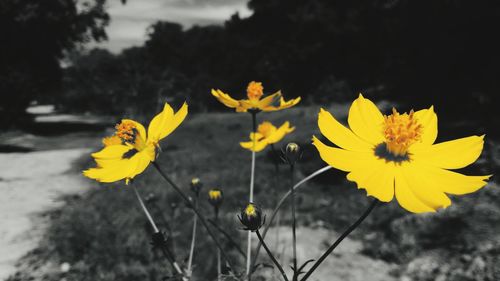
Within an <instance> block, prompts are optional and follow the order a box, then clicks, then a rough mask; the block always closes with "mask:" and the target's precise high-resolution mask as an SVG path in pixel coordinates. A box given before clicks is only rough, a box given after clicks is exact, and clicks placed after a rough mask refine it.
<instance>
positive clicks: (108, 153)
mask: <svg viewBox="0 0 500 281" xmlns="http://www.w3.org/2000/svg"><path fill="white" fill-rule="evenodd" d="M133 148H134V147H132V146H130V145H110V146H106V147H105V148H103V149H102V150H101V151H98V152H95V153H92V157H94V158H98V159H121V158H122V156H123V154H125V153H126V152H128V151H129V150H131V149H133Z"/></svg>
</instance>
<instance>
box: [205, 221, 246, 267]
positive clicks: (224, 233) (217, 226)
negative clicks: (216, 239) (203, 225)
mask: <svg viewBox="0 0 500 281" xmlns="http://www.w3.org/2000/svg"><path fill="white" fill-rule="evenodd" d="M208 222H209V223H211V224H212V225H213V226H214V227H215V228H216V229H217V230H218V231H219V232H220V233H222V234H223V235H224V236H225V237H226V239H227V241H229V243H230V244H231V245H232V246H233V247H234V248H235V249H236V250H237V251H238V253H240V254H241V256H242V257H243V258H245V257H246V255H245V252H243V250H242V249H241V247H240V245H238V243H236V241H234V239H233V238H232V237H231V235H229V233H227V232H226V231H225V230H224V229H222V227H220V226H219V225H218V224H217V223H215V222H214V221H213V220H211V219H209V220H208Z"/></svg>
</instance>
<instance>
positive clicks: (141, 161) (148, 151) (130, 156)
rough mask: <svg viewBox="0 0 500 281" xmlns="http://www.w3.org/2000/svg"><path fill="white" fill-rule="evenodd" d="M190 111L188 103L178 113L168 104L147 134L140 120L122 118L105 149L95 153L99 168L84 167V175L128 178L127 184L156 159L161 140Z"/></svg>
mask: <svg viewBox="0 0 500 281" xmlns="http://www.w3.org/2000/svg"><path fill="white" fill-rule="evenodd" d="M187 112H188V107H187V104H186V103H184V104H183V105H182V107H181V108H180V109H179V111H177V112H176V113H175V114H174V111H173V109H172V107H170V105H169V104H168V103H167V104H165V106H164V108H163V111H162V112H161V113H159V114H158V115H156V116H155V117H154V118H153V120H151V122H150V123H149V127H148V132H147V135H146V129H145V128H144V126H142V125H141V124H140V123H138V122H136V121H134V120H130V119H123V120H122V121H121V123H120V124H118V125H116V127H115V128H116V133H115V134H114V135H113V136H111V137H107V138H104V139H103V144H104V148H103V149H102V150H101V151H99V152H96V153H93V154H92V157H93V158H94V160H95V161H96V164H97V167H95V168H91V169H88V170H85V171H84V172H83V174H84V175H85V176H86V177H89V178H91V179H95V180H97V181H99V182H115V181H119V180H122V179H125V180H126V182H127V183H128V182H129V180H130V179H133V178H134V177H135V176H137V175H138V174H140V173H142V172H143V171H144V170H145V169H146V168H147V167H148V165H149V164H150V163H151V162H152V161H154V160H155V158H156V149H157V148H159V141H160V140H162V139H163V138H165V137H166V136H168V135H169V134H170V133H172V131H174V130H175V128H177V127H178V126H179V125H180V124H181V123H182V121H183V120H184V118H185V117H186V115H187Z"/></svg>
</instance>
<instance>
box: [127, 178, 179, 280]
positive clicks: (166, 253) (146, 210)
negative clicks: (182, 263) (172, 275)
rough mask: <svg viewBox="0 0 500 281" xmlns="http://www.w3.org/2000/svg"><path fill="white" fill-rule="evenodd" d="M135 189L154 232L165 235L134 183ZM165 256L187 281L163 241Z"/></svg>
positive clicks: (162, 248) (162, 249) (161, 247)
mask: <svg viewBox="0 0 500 281" xmlns="http://www.w3.org/2000/svg"><path fill="white" fill-rule="evenodd" d="M132 187H133V189H134V193H135V196H136V197H137V200H138V201H139V204H140V205H141V208H142V210H143V211H144V214H146V217H147V218H148V221H149V223H150V224H151V227H152V228H153V231H154V234H153V235H161V236H162V237H163V234H161V233H160V231H159V230H158V227H157V226H156V224H155V222H154V220H153V217H152V216H151V214H150V213H149V211H148V209H147V208H146V205H145V204H144V201H142V198H141V195H140V194H139V191H137V188H136V187H135V185H132ZM159 248H160V249H161V251H162V253H163V255H164V256H165V258H166V259H167V260H168V261H169V262H170V264H171V265H172V267H173V268H174V270H175V271H176V272H177V273H178V274H180V275H181V276H182V280H183V281H187V278H185V277H184V273H183V272H182V270H181V268H180V267H179V264H177V262H176V261H175V258H174V256H173V254H172V253H171V252H170V250H169V249H168V248H167V247H166V245H164V243H162V245H161V246H160V247H159Z"/></svg>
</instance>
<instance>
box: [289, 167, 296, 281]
mask: <svg viewBox="0 0 500 281" xmlns="http://www.w3.org/2000/svg"><path fill="white" fill-rule="evenodd" d="M294 168H295V165H294V164H290V179H291V182H292V184H291V185H290V193H291V196H290V201H291V208H292V247H293V277H292V280H293V281H297V234H296V229H297V226H296V219H295V189H294V188H293V185H294V180H293V176H294Z"/></svg>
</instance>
